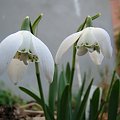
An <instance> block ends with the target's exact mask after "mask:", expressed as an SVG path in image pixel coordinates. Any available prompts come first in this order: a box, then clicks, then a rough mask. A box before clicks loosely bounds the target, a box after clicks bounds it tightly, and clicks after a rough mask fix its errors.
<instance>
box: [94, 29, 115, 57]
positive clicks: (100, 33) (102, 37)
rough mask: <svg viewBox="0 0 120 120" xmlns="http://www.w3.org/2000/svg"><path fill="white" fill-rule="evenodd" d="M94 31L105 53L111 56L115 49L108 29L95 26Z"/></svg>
mask: <svg viewBox="0 0 120 120" xmlns="http://www.w3.org/2000/svg"><path fill="white" fill-rule="evenodd" d="M93 33H94V35H95V37H96V40H97V41H98V43H99V45H100V49H101V52H102V53H103V55H104V56H106V57H108V58H110V57H111V56H112V51H113V49H112V45H111V41H110V36H109V34H108V33H107V31H105V30H104V29H102V28H93Z"/></svg>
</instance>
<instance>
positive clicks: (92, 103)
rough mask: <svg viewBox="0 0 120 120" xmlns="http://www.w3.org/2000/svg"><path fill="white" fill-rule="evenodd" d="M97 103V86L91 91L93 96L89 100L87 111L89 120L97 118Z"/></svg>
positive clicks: (96, 119) (98, 99) (98, 101)
mask: <svg viewBox="0 0 120 120" xmlns="http://www.w3.org/2000/svg"><path fill="white" fill-rule="evenodd" d="M99 103H100V89H99V88H97V89H96V90H95V92H94V93H93V97H92V99H91V101H90V113H89V120H98V116H97V115H98V110H99Z"/></svg>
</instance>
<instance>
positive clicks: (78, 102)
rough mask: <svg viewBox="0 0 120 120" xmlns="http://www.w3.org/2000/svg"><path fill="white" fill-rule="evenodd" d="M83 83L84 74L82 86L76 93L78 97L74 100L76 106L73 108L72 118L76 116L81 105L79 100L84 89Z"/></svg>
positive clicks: (84, 80)
mask: <svg viewBox="0 0 120 120" xmlns="http://www.w3.org/2000/svg"><path fill="white" fill-rule="evenodd" d="M85 82H86V74H84V78H83V83H82V86H81V88H80V89H79V91H78V95H77V98H76V106H75V110H74V113H73V117H75V116H76V115H77V114H78V111H79V108H80V105H81V98H82V96H83V91H84V87H85Z"/></svg>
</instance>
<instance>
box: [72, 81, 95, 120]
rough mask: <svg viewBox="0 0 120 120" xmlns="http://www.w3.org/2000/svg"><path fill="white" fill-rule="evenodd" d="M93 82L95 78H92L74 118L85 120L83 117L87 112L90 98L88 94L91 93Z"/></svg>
mask: <svg viewBox="0 0 120 120" xmlns="http://www.w3.org/2000/svg"><path fill="white" fill-rule="evenodd" d="M92 83H93V79H92V80H91V82H90V84H89V86H88V88H87V90H86V92H85V95H84V98H83V100H82V102H81V105H80V107H79V110H78V113H77V114H76V116H75V118H74V120H83V118H84V113H85V109H86V105H87V100H88V96H89V93H90V89H91V86H92Z"/></svg>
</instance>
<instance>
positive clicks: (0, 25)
mask: <svg viewBox="0 0 120 120" xmlns="http://www.w3.org/2000/svg"><path fill="white" fill-rule="evenodd" d="M76 3H77V4H76ZM41 12H42V13H43V14H44V16H43V19H42V20H41V22H40V25H39V32H38V37H39V38H40V39H41V40H42V41H43V42H44V43H45V44H46V45H47V46H48V47H49V49H50V50H51V52H52V54H53V56H55V54H56V51H57V49H58V47H59V45H60V43H61V42H62V40H63V39H64V38H65V37H67V36H68V35H70V34H71V33H74V32H75V31H76V29H77V28H78V26H79V25H80V24H81V22H82V21H83V20H84V19H85V17H86V16H87V15H95V14H96V13H98V12H100V13H102V16H101V17H100V18H98V19H97V20H95V21H94V25H95V26H98V27H102V28H104V29H106V30H107V31H108V33H109V34H110V36H111V40H112V42H113V34H112V23H111V11H110V5H109V0H1V1H0V41H2V40H3V39H4V38H5V37H6V36H8V35H9V34H11V33H14V32H16V31H18V30H19V29H20V25H21V22H22V20H23V18H24V17H25V16H27V15H28V16H30V17H31V20H32V21H33V20H34V19H35V18H36V17H37V16H38V15H39V14H40V13H41ZM0 57H1V56H0ZM69 59H71V50H69V51H68V53H66V55H65V56H64V57H63V59H62V61H61V64H62V63H66V61H67V60H69ZM105 64H108V66H109V68H110V71H112V70H113V66H114V64H113V59H111V60H104V61H103V65H102V66H100V67H99V66H96V65H94V64H93V63H92V62H91V60H90V59H89V57H88V55H85V56H83V57H80V67H81V72H82V77H83V73H84V72H85V71H87V73H88V74H89V72H90V73H91V76H92V77H95V79H96V80H95V84H97V83H99V82H100V81H101V80H100V77H99V69H100V68H102V67H103V66H104V65H105ZM60 66H61V65H60ZM60 66H59V67H60ZM33 71H34V65H30V66H29V69H28V71H27V75H26V76H25V78H24V80H25V83H21V84H22V85H23V84H24V85H25V86H29V87H30V88H31V89H33V90H35V91H36V88H37V87H36V82H35V81H36V79H35V76H34V75H31V74H33ZM110 74H111V72H110ZM88 77H89V76H88ZM0 79H1V80H4V82H5V83H6V86H7V87H8V88H10V89H11V90H12V91H14V92H15V93H17V94H20V95H22V96H23V97H24V98H28V96H26V95H25V94H22V92H21V91H20V90H18V88H17V87H15V86H14V85H13V83H12V82H11V81H10V80H9V79H8V76H7V73H4V75H2V76H0ZM43 85H44V91H45V93H47V90H48V83H47V81H43ZM76 88H78V83H77V80H75V83H74V91H76V90H77V89H76Z"/></svg>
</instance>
